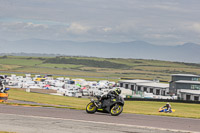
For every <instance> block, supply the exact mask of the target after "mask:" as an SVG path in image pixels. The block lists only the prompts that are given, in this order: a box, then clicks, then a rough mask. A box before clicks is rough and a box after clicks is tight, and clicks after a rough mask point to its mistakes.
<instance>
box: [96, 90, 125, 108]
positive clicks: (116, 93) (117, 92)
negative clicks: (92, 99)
mask: <svg viewBox="0 0 200 133" xmlns="http://www.w3.org/2000/svg"><path fill="white" fill-rule="evenodd" d="M120 94H121V90H120V88H116V89H114V90H111V91H109V92H108V94H105V95H103V96H102V97H101V99H100V103H101V105H102V108H104V107H105V106H106V104H105V103H104V101H105V100H107V99H110V98H111V97H114V98H116V97H118V96H119V95H120Z"/></svg>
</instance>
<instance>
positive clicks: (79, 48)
mask: <svg viewBox="0 0 200 133" xmlns="http://www.w3.org/2000/svg"><path fill="white" fill-rule="evenodd" d="M199 51H200V45H198V44H194V43H185V44H183V45H178V46H158V45H153V44H150V43H147V42H143V41H133V42H121V43H107V42H73V41H67V40H63V41H55V40H42V39H28V40H19V41H5V40H0V53H21V52H24V53H35V54H36V53H41V54H61V55H70V56H95V57H104V58H139V59H155V60H167V61H179V62H193V63H200V54H199Z"/></svg>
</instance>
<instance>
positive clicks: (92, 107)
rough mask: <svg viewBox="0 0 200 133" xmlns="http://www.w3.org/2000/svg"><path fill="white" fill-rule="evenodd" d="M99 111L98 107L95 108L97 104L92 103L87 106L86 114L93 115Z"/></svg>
mask: <svg viewBox="0 0 200 133" xmlns="http://www.w3.org/2000/svg"><path fill="white" fill-rule="evenodd" d="M96 111H97V107H96V106H95V104H94V103H93V102H90V103H89V104H88V105H87V106H86V112H87V113H89V114H93V113H95V112H96Z"/></svg>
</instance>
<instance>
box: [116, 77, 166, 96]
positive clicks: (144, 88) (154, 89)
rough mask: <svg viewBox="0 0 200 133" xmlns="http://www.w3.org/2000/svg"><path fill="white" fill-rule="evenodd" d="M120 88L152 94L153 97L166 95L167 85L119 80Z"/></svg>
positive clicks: (155, 82)
mask: <svg viewBox="0 0 200 133" xmlns="http://www.w3.org/2000/svg"><path fill="white" fill-rule="evenodd" d="M119 84H120V87H124V88H126V89H130V90H132V91H135V92H137V91H141V92H147V93H153V94H154V95H163V96H165V95H168V93H169V84H165V83H159V82H157V81H150V80H139V79H136V80H120V81H119Z"/></svg>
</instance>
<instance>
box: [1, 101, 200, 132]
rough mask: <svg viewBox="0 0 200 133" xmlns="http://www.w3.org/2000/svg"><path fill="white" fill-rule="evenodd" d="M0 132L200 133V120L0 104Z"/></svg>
mask: <svg viewBox="0 0 200 133" xmlns="http://www.w3.org/2000/svg"><path fill="white" fill-rule="evenodd" d="M0 118H1V119H0V131H12V132H18V133H40V132H42V133H47V132H48V133H51V132H52V133H53V132H56V133H64V132H65V133H66V132H69V133H70V132H76V133H80V132H82V133H86V132H87V133H90V132H91V133H98V132H99V133H100V132H101V133H102V132H104V133H114V132H115V133H116V132H117V133H144V132H147V133H149V132H151V133H152V132H157V133H171V132H200V120H199V119H189V118H176V117H164V116H150V115H138V114H125V113H123V114H121V115H120V116H117V117H114V116H111V115H109V114H103V113H95V114H87V113H86V112H85V111H84V110H72V109H63V108H48V107H24V106H10V105H5V104H0Z"/></svg>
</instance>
